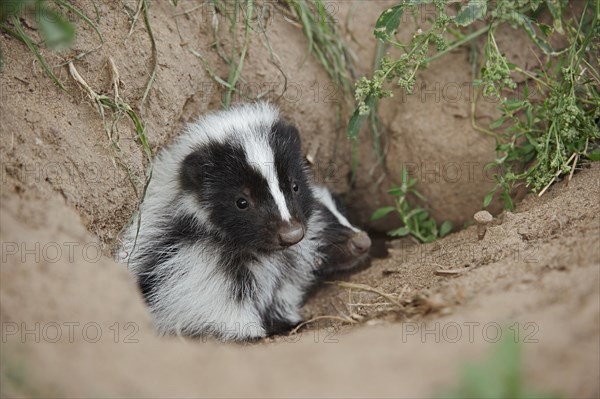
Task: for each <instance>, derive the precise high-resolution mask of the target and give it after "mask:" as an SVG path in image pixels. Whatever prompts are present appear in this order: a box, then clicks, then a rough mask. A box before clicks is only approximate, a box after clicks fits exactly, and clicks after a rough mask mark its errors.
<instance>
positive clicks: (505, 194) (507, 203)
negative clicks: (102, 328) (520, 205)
mask: <svg viewBox="0 0 600 399" xmlns="http://www.w3.org/2000/svg"><path fill="white" fill-rule="evenodd" d="M501 196H502V199H503V200H504V205H505V206H506V208H507V209H509V210H513V209H514V208H515V205H514V204H513V200H512V198H510V191H509V190H508V189H507V188H504V190H502V194H501Z"/></svg>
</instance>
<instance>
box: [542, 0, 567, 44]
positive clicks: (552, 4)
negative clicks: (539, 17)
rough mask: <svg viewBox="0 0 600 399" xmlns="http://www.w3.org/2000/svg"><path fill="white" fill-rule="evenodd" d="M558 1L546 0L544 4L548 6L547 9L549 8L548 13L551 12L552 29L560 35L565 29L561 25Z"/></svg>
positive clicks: (560, 11) (560, 7)
mask: <svg viewBox="0 0 600 399" xmlns="http://www.w3.org/2000/svg"><path fill="white" fill-rule="evenodd" d="M560 2H561V0H546V5H547V6H548V10H550V14H552V19H553V20H554V29H556V31H557V32H558V33H560V34H561V35H562V34H564V33H565V31H564V29H563V26H562V5H561V4H560Z"/></svg>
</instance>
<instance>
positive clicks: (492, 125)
mask: <svg viewBox="0 0 600 399" xmlns="http://www.w3.org/2000/svg"><path fill="white" fill-rule="evenodd" d="M503 123H504V117H501V118H498V119H496V120H495V121H493V122H492V123H490V129H498V128H499V127H500V126H502V124H503Z"/></svg>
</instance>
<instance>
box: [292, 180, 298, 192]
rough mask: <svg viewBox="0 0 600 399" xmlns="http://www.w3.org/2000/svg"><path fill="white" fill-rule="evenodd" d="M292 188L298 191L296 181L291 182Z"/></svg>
mask: <svg viewBox="0 0 600 399" xmlns="http://www.w3.org/2000/svg"><path fill="white" fill-rule="evenodd" d="M292 190H294V191H296V192H298V183H296V182H294V183H292Z"/></svg>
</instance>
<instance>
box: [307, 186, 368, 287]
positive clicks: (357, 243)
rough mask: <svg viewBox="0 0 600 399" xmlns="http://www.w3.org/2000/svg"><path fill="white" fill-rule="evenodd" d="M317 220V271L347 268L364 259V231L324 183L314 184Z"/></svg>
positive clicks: (356, 264) (327, 272) (365, 251)
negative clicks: (318, 226) (349, 218)
mask: <svg viewBox="0 0 600 399" xmlns="http://www.w3.org/2000/svg"><path fill="white" fill-rule="evenodd" d="M313 193H314V195H315V198H316V200H317V208H316V209H317V210H316V212H317V213H318V214H319V217H318V220H319V224H320V225H321V226H324V227H323V228H322V229H321V230H320V231H318V232H317V238H316V240H317V242H318V245H317V250H316V255H315V258H316V261H317V274H320V275H327V274H331V273H336V272H340V271H347V270H351V269H353V268H355V267H357V266H359V265H360V264H362V263H364V262H365V261H366V260H367V258H368V253H369V249H370V248H371V239H370V238H369V236H368V235H367V233H366V232H364V231H362V230H360V229H358V228H357V227H355V226H353V225H352V224H351V223H350V222H349V221H348V219H347V218H346V216H345V215H344V212H343V207H342V205H341V202H340V201H339V198H338V197H337V196H334V195H333V194H332V193H331V192H330V191H329V190H328V189H327V188H326V187H323V186H319V185H315V186H314V187H313Z"/></svg>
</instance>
